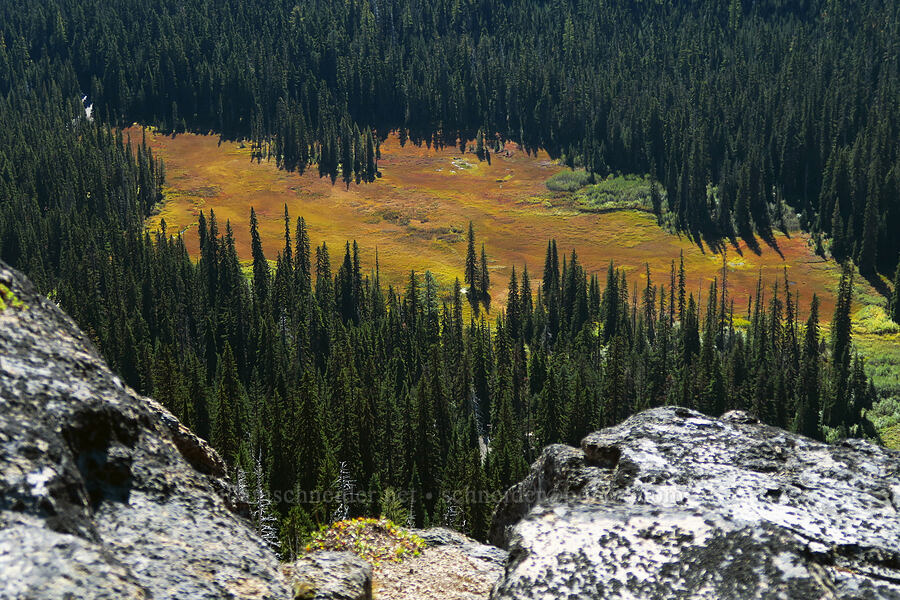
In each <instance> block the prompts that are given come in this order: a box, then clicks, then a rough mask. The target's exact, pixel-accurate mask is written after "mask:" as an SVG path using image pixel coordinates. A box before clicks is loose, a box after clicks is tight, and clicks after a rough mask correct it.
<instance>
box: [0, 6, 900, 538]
mask: <svg viewBox="0 0 900 600" xmlns="http://www.w3.org/2000/svg"><path fill="white" fill-rule="evenodd" d="M898 39H900V5H898V4H897V3H896V2H890V1H884V0H867V1H865V2H863V1H855V0H852V1H843V2H839V1H835V0H828V1H814V0H808V1H801V2H787V1H781V0H766V1H763V2H748V1H744V2H742V1H741V0H732V1H731V2H715V1H712V0H708V1H694V2H667V1H659V2H650V1H643V2H633V1H628V2H626V1H623V0H613V1H610V2H604V3H600V2H574V1H566V0H563V1H554V2H549V1H548V2H544V1H525V0H508V1H501V0H477V1H476V0H465V1H460V0H437V1H427V2H425V1H422V0H361V1H360V0H348V1H347V2H342V3H334V2H321V1H309V2H286V1H284V0H264V1H252V2H251V1H249V0H221V1H216V2H213V1H208V0H178V1H175V0H163V1H160V2H152V3H148V2H136V1H133V0H116V1H113V2H109V1H107V2H101V1H100V0H80V1H78V2H75V1H74V0H48V1H45V2H31V3H25V4H22V3H18V4H16V3H3V4H2V5H0V133H2V137H0V139H2V144H0V258H2V259H3V260H4V261H6V262H8V263H9V264H11V265H12V266H14V267H16V268H18V269H21V270H22V271H24V272H25V273H26V274H28V276H29V277H30V278H31V279H32V280H33V281H34V282H35V284H36V285H37V286H38V287H39V288H40V289H41V291H43V292H44V293H46V294H47V295H48V296H49V297H50V298H51V299H53V300H54V301H56V302H58V303H59V304H60V305H61V306H62V307H63V308H64V309H65V310H66V311H67V312H68V313H69V314H70V315H71V316H72V317H73V318H74V319H75V320H76V321H77V322H78V323H79V325H80V326H81V327H82V328H83V329H84V330H85V331H86V332H87V333H88V334H89V335H90V336H91V337H92V338H93V340H94V341H95V342H96V343H97V345H98V347H99V348H100V349H101V351H102V352H103V354H104V356H105V357H106V358H107V360H108V361H109V363H110V365H111V366H112V368H113V369H114V370H116V371H117V372H118V373H119V374H120V375H121V376H122V377H123V378H124V380H125V381H126V382H127V383H128V384H129V385H131V386H133V387H134V388H135V389H137V390H139V391H140V392H141V393H144V394H147V395H152V396H153V397H155V398H156V399H158V400H159V401H160V402H162V403H163V404H164V405H165V406H167V407H168V408H169V409H170V410H171V411H172V412H173V413H174V414H176V415H177V416H178V417H179V418H180V419H181V420H182V421H183V422H184V423H186V424H187V425H188V426H190V427H191V428H193V429H194V430H195V431H196V432H197V433H198V434H199V435H201V436H203V437H206V438H208V439H209V440H210V441H211V442H212V444H213V445H214V446H215V447H216V449H217V450H219V452H220V453H221V454H222V455H223V457H225V458H226V460H227V461H228V462H229V464H230V465H231V466H232V468H233V469H234V471H233V473H234V474H235V478H236V481H237V482H238V484H239V488H240V489H246V490H252V491H250V492H247V494H249V495H250V496H254V495H255V498H254V506H257V507H261V508H258V509H257V510H258V512H257V513H256V514H255V515H254V517H253V518H254V519H255V521H256V523H257V524H258V526H259V527H260V528H261V529H262V528H263V525H264V524H265V526H266V527H271V525H270V523H271V522H273V519H277V521H278V523H277V525H278V527H276V528H275V529H277V531H278V535H277V536H276V535H274V534H273V535H272V542H273V544H276V545H277V546H278V547H279V548H280V550H281V551H282V552H283V553H284V554H285V555H287V556H290V555H292V554H295V553H296V551H297V549H298V547H299V544H300V540H301V539H302V538H303V535H304V533H305V532H306V531H308V530H309V529H310V528H312V527H313V524H314V523H320V522H327V521H330V520H331V519H332V518H333V517H334V515H339V514H373V513H378V512H386V513H390V515H389V516H394V517H395V518H399V516H400V515H404V516H405V518H407V519H408V520H409V522H411V523H415V524H417V525H424V524H438V523H443V524H447V525H450V526H453V527H456V528H458V529H461V530H464V531H467V532H469V533H470V534H472V535H473V536H475V537H484V535H485V533H486V529H487V526H488V521H489V518H490V510H491V508H492V505H491V503H490V502H489V501H486V500H485V499H484V498H480V497H478V493H481V492H483V491H485V490H488V491H500V490H502V489H504V488H505V487H506V486H508V485H510V484H511V483H512V482H514V481H516V480H518V479H520V478H521V477H522V476H523V475H524V473H525V471H526V469H527V465H528V463H529V462H530V461H531V460H532V459H534V458H535V457H536V455H537V453H538V452H539V451H540V449H541V448H542V447H543V446H545V445H546V444H550V443H554V442H568V443H577V442H578V440H579V439H580V437H581V436H583V435H584V434H585V433H586V432H588V431H590V430H592V429H596V428H599V427H604V426H608V425H612V424H615V423H617V422H619V421H620V420H622V419H623V418H625V417H627V416H628V415H629V414H631V413H633V412H635V411H638V410H641V409H644V408H649V407H653V406H658V405H662V404H678V405H682V406H687V407H691V408H696V409H698V410H701V411H704V412H707V413H710V414H714V415H717V414H721V413H723V412H725V411H727V410H731V409H743V410H747V411H750V412H751V413H753V414H755V415H757V416H758V417H759V418H760V419H762V420H764V421H766V422H768V423H772V424H775V425H778V426H781V427H785V428H789V429H794V430H796V431H800V432H802V433H804V434H807V435H810V436H813V437H817V438H820V439H834V438H836V437H839V436H842V435H858V436H862V435H871V434H873V431H872V430H871V426H870V425H869V424H868V422H867V421H866V420H865V418H864V411H865V410H866V409H868V408H870V407H871V404H872V402H873V399H874V398H875V395H876V394H875V390H874V388H873V386H872V383H871V382H870V381H869V380H868V379H867V378H866V376H865V374H864V372H863V366H862V361H861V359H860V358H859V357H858V356H857V355H856V353H855V351H854V349H853V346H852V339H851V327H850V310H851V306H850V303H851V292H852V285H853V284H852V279H853V276H854V272H855V271H854V268H853V267H852V264H851V263H853V262H855V263H856V265H857V266H858V270H859V272H861V273H862V274H863V275H864V276H867V277H875V276H877V274H878V273H881V274H884V275H890V276H892V277H893V278H894V287H893V289H894V298H893V302H892V310H893V311H894V312H893V315H894V319H895V320H897V319H898V316H900V313H898V311H900V301H898V299H897V296H896V294H897V291H896V290H897V289H898V288H897V284H898V283H900V265H898V260H897V258H898V253H900V237H898V236H897V235H896V233H897V231H900V152H898V147H900V122H898V119H900V85H898V83H900V80H898V69H900V52H898V48H897V40H898ZM87 105H90V106H91V107H92V108H91V110H90V111H86V110H85V106H87ZM132 122H139V123H143V124H147V125H155V126H158V127H160V128H161V129H163V130H166V131H170V132H172V133H178V132H183V131H198V132H210V131H211V132H215V133H218V134H219V135H221V136H222V137H223V138H226V139H247V140H250V141H251V142H252V144H253V146H254V148H255V150H256V152H257V153H258V156H259V157H260V158H262V157H263V155H264V156H265V157H267V158H273V159H274V160H276V161H277V162H278V164H279V165H280V166H281V167H283V168H285V169H289V170H299V171H303V170H304V169H306V168H308V167H310V166H311V165H315V166H316V168H318V172H319V174H320V175H321V176H329V177H331V179H332V181H336V180H337V179H338V178H342V179H343V180H345V181H347V182H349V181H350V180H351V179H354V178H355V179H356V181H357V182H359V181H363V180H364V181H368V182H371V183H370V185H378V182H377V167H376V166H375V165H374V160H373V157H374V156H376V155H377V152H378V141H379V140H380V139H384V137H385V136H386V135H387V134H388V132H390V131H395V130H397V131H399V132H400V135H401V139H404V140H405V139H408V140H409V141H410V142H411V143H428V144H436V145H439V146H440V145H453V144H457V143H459V140H460V139H473V138H474V139H477V140H478V147H479V148H480V150H479V155H481V154H485V153H486V152H489V151H490V147H491V144H492V143H496V142H499V141H500V140H510V141H513V142H516V143H520V144H522V145H523V146H524V147H526V148H528V149H530V150H536V149H538V148H543V149H546V150H548V151H549V152H550V154H551V156H553V157H557V158H561V159H563V160H564V161H565V162H566V163H567V164H569V165H570V166H572V167H576V166H582V167H584V168H586V169H587V170H588V171H590V172H593V173H597V174H600V175H605V174H607V173H609V172H626V173H649V174H651V175H652V176H653V177H654V178H655V179H657V180H658V181H660V182H661V183H662V184H663V185H664V187H665V191H666V198H667V200H666V202H667V204H668V206H667V207H666V210H667V211H668V212H669V213H672V214H674V215H675V218H676V222H677V226H678V227H679V228H680V229H682V230H684V231H687V232H689V233H691V234H693V235H700V236H703V237H710V236H711V237H717V238H722V239H727V238H732V239H737V238H739V237H753V236H754V235H759V236H761V237H763V238H765V237H766V236H768V235H770V234H771V232H772V231H774V230H776V229H778V228H779V227H784V222H783V218H784V215H785V214H786V213H792V214H794V215H795V216H796V219H797V220H798V222H799V224H800V225H801V226H802V227H804V228H806V229H808V230H809V231H811V232H813V234H814V236H816V237H817V238H818V239H820V240H821V241H822V243H823V245H825V244H826V243H827V246H828V249H829V252H830V253H831V255H832V256H833V257H835V258H836V259H838V260H840V261H842V262H845V264H846V265H847V266H845V268H844V275H843V278H842V280H841V284H840V288H839V290H838V301H837V303H836V309H835V312H834V314H833V315H820V314H819V311H818V304H817V302H816V300H815V299H812V301H811V302H810V299H803V305H804V306H808V307H809V308H808V309H807V310H805V311H803V312H801V310H800V306H801V302H800V298H799V297H798V294H797V293H796V290H794V289H792V287H791V285H790V284H789V282H788V281H787V278H786V277H785V278H776V279H775V280H771V281H760V282H759V286H758V289H757V293H756V294H755V295H754V297H753V301H752V302H751V304H750V305H749V306H746V305H743V306H735V305H734V303H733V302H732V299H731V297H730V295H729V290H728V281H727V270H723V272H722V276H721V277H720V278H719V279H718V280H717V281H715V282H714V283H712V285H711V286H710V287H709V288H708V289H703V290H697V289H689V288H688V286H687V284H686V281H687V280H688V277H689V274H686V273H685V272H684V268H683V265H682V264H681V262H680V260H679V257H677V256H676V257H672V259H673V260H672V267H671V270H670V271H669V272H665V273H656V272H654V273H649V272H648V273H646V276H645V277H642V278H640V282H643V283H639V281H638V280H637V279H632V280H629V279H628V278H627V277H626V276H625V274H624V273H623V272H621V271H619V270H618V269H617V268H616V265H615V264H612V263H611V264H610V265H609V269H608V272H607V273H606V276H605V277H598V276H596V275H593V274H590V273H588V272H587V271H586V270H585V269H584V268H583V267H582V265H581V263H580V262H579V259H578V254H577V251H578V249H577V248H576V249H572V248H559V249H557V247H556V244H555V242H553V241H552V240H550V241H549V242H548V240H530V241H528V243H533V244H541V245H546V246H547V253H546V260H545V263H544V264H543V265H528V266H527V267H530V268H534V269H540V270H538V271H529V270H528V268H527V267H526V265H517V266H516V270H515V271H514V272H513V274H512V277H511V278H510V279H509V280H508V281H490V277H489V273H488V270H487V267H486V264H487V255H488V254H489V253H490V247H489V246H482V245H480V243H479V242H478V240H477V233H478V232H477V231H475V230H474V229H473V228H471V227H470V229H469V244H468V249H467V257H466V260H465V264H464V265H461V267H464V270H465V277H464V281H462V282H457V285H456V286H455V287H454V288H453V289H451V290H445V289H440V288H439V287H438V286H437V284H436V282H435V280H434V278H433V277H432V276H431V274H430V273H428V272H425V273H415V272H410V274H409V279H408V283H407V285H406V286H404V287H402V288H395V287H390V286H385V285H383V284H382V282H381V281H380V277H379V270H378V261H377V255H376V253H375V250H374V249H372V248H358V247H357V245H356V244H355V243H354V242H352V241H349V242H348V243H347V245H346V246H345V247H340V248H327V247H326V246H325V245H324V244H321V245H320V244H318V243H317V242H316V232H315V231H308V230H307V228H306V226H305V223H304V221H303V219H302V215H289V214H287V210H285V215H284V245H283V248H282V250H281V252H280V253H279V254H278V256H277V257H273V256H269V257H266V256H265V255H264V253H263V250H262V245H261V243H260V240H259V235H258V233H257V232H256V231H255V226H256V219H255V216H252V217H251V228H252V229H251V239H252V240H253V243H252V255H251V256H238V255H237V252H236V250H235V244H234V232H233V231H232V228H231V225H230V224H229V223H228V222H227V221H226V222H224V223H223V222H221V221H219V220H218V219H217V218H216V216H215V214H214V211H210V212H207V213H204V214H203V216H202V217H201V219H200V226H199V227H198V235H199V236H200V248H201V255H200V257H199V260H192V259H191V257H189V256H188V253H187V251H186V249H185V245H184V240H183V239H182V238H181V237H180V236H171V235H168V234H167V232H165V231H163V232H161V233H160V234H158V235H152V236H151V235H150V234H149V233H147V232H146V231H145V230H144V226H143V223H144V219H145V218H146V216H147V215H149V214H150V211H151V210H152V208H153V207H154V206H155V205H156V204H157V203H158V202H160V201H161V199H162V197H163V196H162V186H163V183H164V181H165V168H164V165H163V164H162V162H160V161H159V160H157V159H156V158H155V157H154V156H153V153H152V151H151V150H150V149H149V148H148V146H147V145H146V144H145V143H144V141H143V140H138V139H130V140H129V139H123V137H122V133H121V127H122V126H123V125H127V124H130V123H132ZM486 149H487V150H486ZM488 156H489V154H488ZM350 157H354V158H353V160H352V162H353V163H354V164H353V165H352V167H351V165H350V162H351V160H350ZM247 211H248V212H250V211H252V207H250V206H248V207H247ZM823 251H824V250H823ZM267 259H272V260H273V263H270V262H269V260H267ZM241 261H252V268H250V270H249V271H246V270H245V269H244V268H243V266H242V262H241ZM895 269H896V270H895ZM895 273H896V275H895ZM537 282H540V283H539V284H538V283H537ZM491 286H494V287H496V286H504V287H506V286H508V290H509V295H508V300H507V302H506V304H505V305H504V306H491V305H490V295H489V293H488V292H489V290H490V289H491ZM820 319H821V320H825V321H828V320H830V323H831V326H830V331H829V332H828V334H827V335H824V334H822V333H820V331H819V321H820ZM737 323H740V326H738V325H737ZM353 487H356V488H358V489H365V490H370V491H373V492H376V493H374V494H373V495H371V496H370V497H368V498H366V499H354V500H353V501H351V502H347V501H345V500H336V499H334V498H331V497H329V496H328V495H327V494H321V495H319V496H317V498H318V499H317V500H316V501H314V502H312V501H311V502H305V503H297V502H291V501H289V500H288V499H286V498H287V492H292V493H295V497H296V496H297V495H298V494H300V493H310V492H314V491H320V492H324V491H328V490H334V489H335V488H339V489H347V488H353ZM405 491H411V492H413V493H412V494H411V495H410V494H403V493H401V492H405ZM264 512H265V514H264Z"/></svg>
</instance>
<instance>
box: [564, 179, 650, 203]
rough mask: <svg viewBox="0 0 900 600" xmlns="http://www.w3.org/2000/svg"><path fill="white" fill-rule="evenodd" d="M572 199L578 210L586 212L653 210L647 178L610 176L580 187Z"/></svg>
mask: <svg viewBox="0 0 900 600" xmlns="http://www.w3.org/2000/svg"><path fill="white" fill-rule="evenodd" d="M573 199H574V201H575V203H576V205H577V206H578V207H579V208H580V209H582V210H586V211H599V212H602V211H608V210H624V209H634V210H648V211H652V210H653V204H652V202H651V200H650V178H649V177H648V176H640V175H624V176H623V175H616V176H612V175H611V176H609V177H607V178H606V179H604V180H603V181H600V182H598V183H595V184H593V185H587V186H584V187H582V189H580V190H578V192H576V193H575V195H574V196H573Z"/></svg>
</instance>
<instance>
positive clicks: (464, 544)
mask: <svg viewBox="0 0 900 600" xmlns="http://www.w3.org/2000/svg"><path fill="white" fill-rule="evenodd" d="M411 531H412V533H414V534H416V535H417V536H419V537H420V538H422V539H423V540H424V541H425V544H427V546H428V547H429V548H435V547H439V546H452V547H455V548H458V549H459V550H460V551H461V552H462V553H463V554H464V555H466V556H467V557H469V558H472V559H475V560H480V561H484V562H486V563H490V564H494V565H498V566H503V565H504V564H505V563H506V557H507V554H506V551H505V550H502V549H500V548H498V547H497V546H490V545H488V544H482V543H480V542H478V541H476V540H473V539H472V538H470V537H469V536H467V535H463V534H462V533H459V532H458V531H453V530H452V529H447V528H446V527H432V528H431V529H413V530H411Z"/></svg>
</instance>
